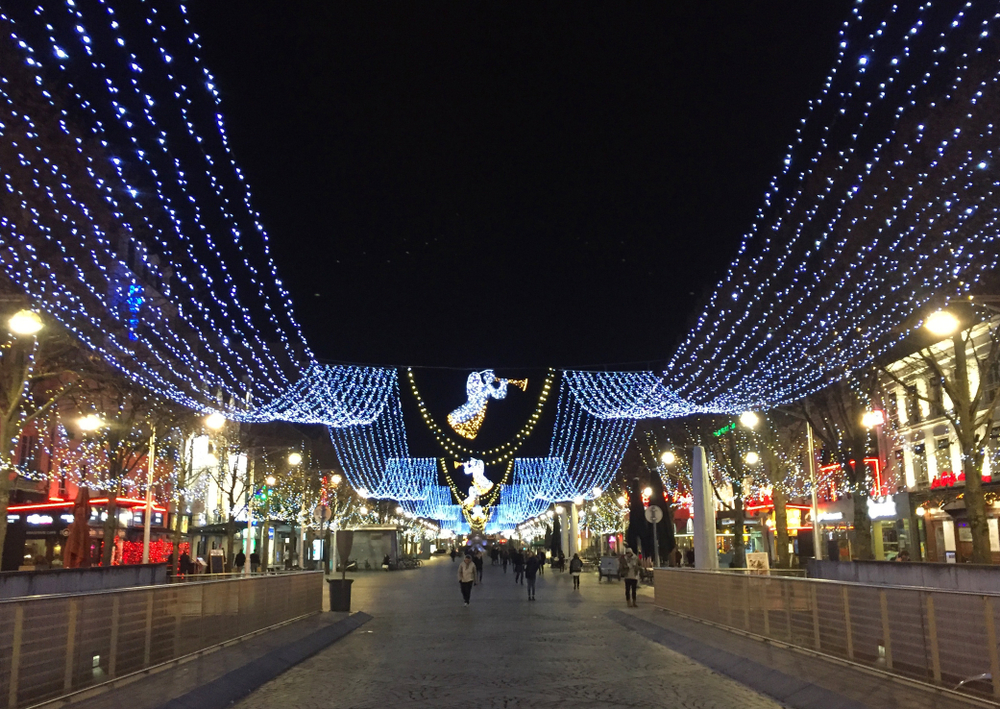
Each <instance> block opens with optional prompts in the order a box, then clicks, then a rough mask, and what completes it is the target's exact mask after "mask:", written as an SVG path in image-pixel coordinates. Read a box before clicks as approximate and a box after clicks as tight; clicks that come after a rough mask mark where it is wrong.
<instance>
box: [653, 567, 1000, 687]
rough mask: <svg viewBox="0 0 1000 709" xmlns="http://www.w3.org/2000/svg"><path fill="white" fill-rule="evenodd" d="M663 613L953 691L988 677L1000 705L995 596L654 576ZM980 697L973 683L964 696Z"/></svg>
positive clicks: (689, 573)
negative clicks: (965, 682)
mask: <svg viewBox="0 0 1000 709" xmlns="http://www.w3.org/2000/svg"><path fill="white" fill-rule="evenodd" d="M656 576H657V583H656V592H655V594H656V595H655V603H656V605H657V606H659V607H661V608H664V609H666V610H669V611H674V612H677V613H682V614H684V615H688V616H691V617H694V618H698V619H701V620H705V621H709V622H711V623H716V624H718V625H722V626H725V627H729V628H734V629H737V630H741V631H744V632H747V633H752V634H754V635H759V636H763V637H766V638H771V639H773V640H777V641H780V642H782V643H786V644H788V645H793V646H796V647H801V648H805V649H808V650H813V651H816V652H819V653H823V654H826V655H831V656H834V657H837V658H841V659H844V660H849V661H852V662H857V663H860V664H865V665H869V666H872V667H877V668H879V669H881V670H885V671H887V672H892V673H894V674H897V675H901V676H904V677H908V678H911V679H918V680H921V681H925V682H931V683H934V684H937V685H941V686H944V687H949V688H954V687H956V685H958V683H959V682H960V681H962V680H965V679H968V678H970V677H974V676H976V675H980V674H988V675H990V676H989V677H986V678H984V679H983V680H982V681H981V682H980V683H979V685H980V691H983V692H984V693H986V694H992V696H993V697H995V698H1000V652H998V647H997V627H998V625H1000V619H998V616H997V614H998V612H1000V596H994V595H986V594H975V593H962V592H954V591H941V590H937V589H932V588H912V587H901V586H867V585H864V584H857V583H844V582H839V581H824V580H818V579H803V578H791V577H780V576H751V575H736V574H722V573H716V572H711V571H696V570H693V569H657V570H656ZM962 689H963V690H965V691H969V692H972V693H975V694H978V692H977V691H976V690H977V687H976V683H973V684H971V685H968V686H965V687H963V688H962Z"/></svg>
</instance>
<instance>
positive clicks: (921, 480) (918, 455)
mask: <svg viewBox="0 0 1000 709" xmlns="http://www.w3.org/2000/svg"><path fill="white" fill-rule="evenodd" d="M913 480H914V482H916V484H917V485H926V484H927V450H926V448H925V447H924V444H923V443H918V444H917V445H915V446H913Z"/></svg>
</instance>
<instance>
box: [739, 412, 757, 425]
mask: <svg viewBox="0 0 1000 709" xmlns="http://www.w3.org/2000/svg"><path fill="white" fill-rule="evenodd" d="M758 423H760V418H758V417H757V414H755V413H754V412H753V411H744V412H743V413H742V414H740V425H742V426H745V427H746V428H756V427H757V424H758Z"/></svg>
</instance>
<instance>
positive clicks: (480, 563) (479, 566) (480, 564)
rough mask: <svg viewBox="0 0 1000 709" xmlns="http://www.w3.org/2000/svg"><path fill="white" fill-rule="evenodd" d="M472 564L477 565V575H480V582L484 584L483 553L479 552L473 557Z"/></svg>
mask: <svg viewBox="0 0 1000 709" xmlns="http://www.w3.org/2000/svg"><path fill="white" fill-rule="evenodd" d="M472 563H473V564H475V565H476V573H477V574H478V575H479V581H480V583H482V580H483V553H482V552H481V551H477V552H476V553H475V555H474V556H473V557H472Z"/></svg>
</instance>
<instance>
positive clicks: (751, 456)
mask: <svg viewBox="0 0 1000 709" xmlns="http://www.w3.org/2000/svg"><path fill="white" fill-rule="evenodd" d="M743 460H744V461H745V462H746V464H747V465H757V463H759V462H760V456H759V455H757V453H756V452H755V451H750V452H749V453H747V454H746V455H745V456H743Z"/></svg>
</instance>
